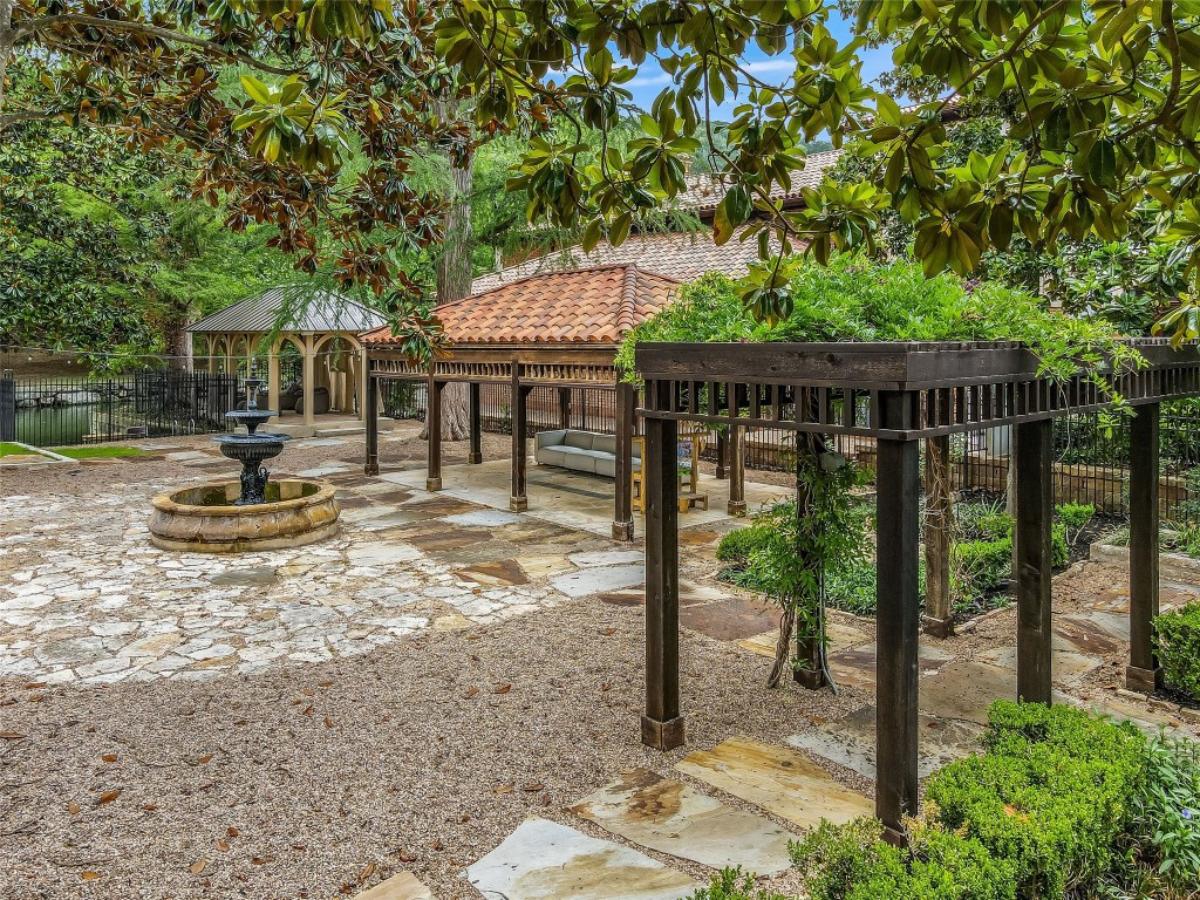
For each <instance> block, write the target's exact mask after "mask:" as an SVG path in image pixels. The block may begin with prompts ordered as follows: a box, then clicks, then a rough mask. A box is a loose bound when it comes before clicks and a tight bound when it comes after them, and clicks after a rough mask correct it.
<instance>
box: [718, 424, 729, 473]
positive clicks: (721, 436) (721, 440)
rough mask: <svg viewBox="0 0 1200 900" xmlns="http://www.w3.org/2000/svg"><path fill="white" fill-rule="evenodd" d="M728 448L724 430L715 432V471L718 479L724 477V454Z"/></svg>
mask: <svg viewBox="0 0 1200 900" xmlns="http://www.w3.org/2000/svg"><path fill="white" fill-rule="evenodd" d="M728 448H729V440H728V439H727V438H726V437H725V432H724V431H718V432H717V466H716V468H717V471H716V477H717V478H718V479H721V478H724V477H725V454H726V452H727V451H728Z"/></svg>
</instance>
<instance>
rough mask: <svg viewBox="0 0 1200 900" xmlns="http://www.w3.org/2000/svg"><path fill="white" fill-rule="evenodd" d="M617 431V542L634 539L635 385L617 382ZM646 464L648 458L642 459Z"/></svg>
mask: <svg viewBox="0 0 1200 900" xmlns="http://www.w3.org/2000/svg"><path fill="white" fill-rule="evenodd" d="M616 390H617V395H616V419H617V422H616V426H617V427H616V432H617V446H616V451H617V462H616V466H615V468H614V474H613V480H614V484H613V492H614V494H615V496H614V499H613V524H612V536H613V540H614V541H632V540H633V429H634V416H635V408H636V397H635V393H634V389H633V385H632V384H629V383H628V382H625V381H619V382H617V389H616ZM642 464H643V465H645V460H643V461H642Z"/></svg>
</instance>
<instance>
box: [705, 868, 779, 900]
mask: <svg viewBox="0 0 1200 900" xmlns="http://www.w3.org/2000/svg"><path fill="white" fill-rule="evenodd" d="M689 900H788V898H787V897H785V896H784V895H783V894H777V893H775V892H774V891H768V890H764V889H762V888H759V887H758V886H757V885H755V883H754V876H753V875H749V874H747V873H745V872H743V871H742V870H741V867H740V866H739V867H738V868H734V869H722V870H721V871H720V872H718V873H717V874H716V875H714V876H713V877H712V880H711V881H710V882H709V884H708V887H705V888H700V890H698V891H695V892H694V893H693V894H692V895H691V896H690V897H689Z"/></svg>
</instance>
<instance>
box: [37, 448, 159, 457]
mask: <svg viewBox="0 0 1200 900" xmlns="http://www.w3.org/2000/svg"><path fill="white" fill-rule="evenodd" d="M52 449H53V452H55V453H57V454H59V455H60V456H69V457H70V458H71V459H124V458H128V457H132V456H146V455H147V454H146V451H145V450H142V449H141V448H140V447H109V446H105V447H54V448H52Z"/></svg>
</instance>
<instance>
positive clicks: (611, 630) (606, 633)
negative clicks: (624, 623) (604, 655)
mask: <svg viewBox="0 0 1200 900" xmlns="http://www.w3.org/2000/svg"><path fill="white" fill-rule="evenodd" d="M600 633H601V634H602V635H604V636H605V637H608V636H609V635H612V634H616V633H617V629H615V628H611V627H610V628H601V629H600Z"/></svg>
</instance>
